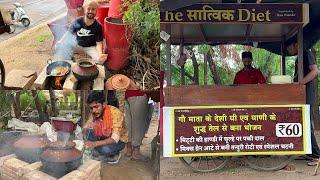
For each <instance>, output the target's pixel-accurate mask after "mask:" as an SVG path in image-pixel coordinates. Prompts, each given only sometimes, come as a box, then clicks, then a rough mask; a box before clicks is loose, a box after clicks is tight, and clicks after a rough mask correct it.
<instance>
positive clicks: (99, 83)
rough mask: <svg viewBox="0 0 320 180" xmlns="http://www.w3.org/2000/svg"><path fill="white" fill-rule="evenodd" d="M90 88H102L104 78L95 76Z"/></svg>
mask: <svg viewBox="0 0 320 180" xmlns="http://www.w3.org/2000/svg"><path fill="white" fill-rule="evenodd" d="M92 90H104V78H100V77H98V78H96V79H95V80H94V81H93V88H92Z"/></svg>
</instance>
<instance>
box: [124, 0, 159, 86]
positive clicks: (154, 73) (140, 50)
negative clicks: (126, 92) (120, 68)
mask: <svg viewBox="0 0 320 180" xmlns="http://www.w3.org/2000/svg"><path fill="white" fill-rule="evenodd" d="M124 5H125V6H127V11H125V13H124V17H123V22H124V23H126V24H128V25H129V27H130V31H129V33H131V35H129V36H128V37H131V38H130V54H131V55H130V62H131V66H129V71H132V72H133V73H132V76H131V77H133V78H134V79H135V80H136V82H138V83H140V84H141V85H142V86H143V87H146V88H149V89H151V88H153V87H155V86H159V82H160V81H159V76H160V62H159V44H160V21H159V16H160V10H159V1H155V0H126V1H125V4H124Z"/></svg>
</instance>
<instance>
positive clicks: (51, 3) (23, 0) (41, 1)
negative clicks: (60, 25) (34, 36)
mask: <svg viewBox="0 0 320 180" xmlns="http://www.w3.org/2000/svg"><path fill="white" fill-rule="evenodd" d="M13 2H19V3H20V4H22V5H23V6H24V7H23V8H24V10H25V11H26V13H27V15H28V16H29V17H30V18H31V24H30V26H29V27H27V28H25V27H23V26H22V24H21V23H18V24H16V32H15V33H13V34H8V33H4V34H1V35H0V42H1V41H4V40H6V39H9V38H11V37H13V36H15V35H17V34H19V33H21V32H23V31H24V30H26V29H28V28H31V27H34V26H36V25H38V24H39V23H41V22H44V21H47V20H49V19H52V18H54V17H56V16H58V15H60V14H62V13H64V12H66V11H67V7H66V5H65V3H64V0H15V1H12V0H0V6H1V7H6V8H13Z"/></svg>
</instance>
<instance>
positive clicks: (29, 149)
mask: <svg viewBox="0 0 320 180" xmlns="http://www.w3.org/2000/svg"><path fill="white" fill-rule="evenodd" d="M48 143H49V140H48V139H47V137H45V135H44V134H35V135H34V134H29V135H23V136H22V137H21V138H20V139H18V140H17V141H16V142H15V143H14V144H13V147H14V152H15V154H16V155H17V156H18V158H19V159H21V160H23V161H26V162H28V163H33V162H36V161H40V155H41V154H42V152H43V150H44V149H45V148H46V146H47V144H48Z"/></svg>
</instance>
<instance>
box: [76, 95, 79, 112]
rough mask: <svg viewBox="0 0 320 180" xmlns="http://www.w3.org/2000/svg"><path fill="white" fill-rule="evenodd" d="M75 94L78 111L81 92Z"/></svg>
mask: <svg viewBox="0 0 320 180" xmlns="http://www.w3.org/2000/svg"><path fill="white" fill-rule="evenodd" d="M75 94H76V99H75V100H76V102H75V103H76V109H78V108H79V91H75Z"/></svg>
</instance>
